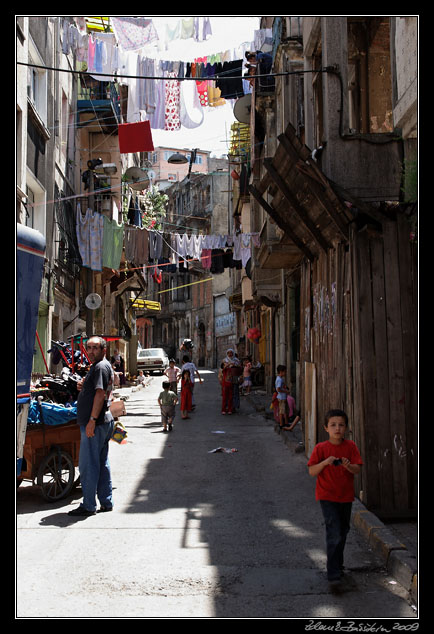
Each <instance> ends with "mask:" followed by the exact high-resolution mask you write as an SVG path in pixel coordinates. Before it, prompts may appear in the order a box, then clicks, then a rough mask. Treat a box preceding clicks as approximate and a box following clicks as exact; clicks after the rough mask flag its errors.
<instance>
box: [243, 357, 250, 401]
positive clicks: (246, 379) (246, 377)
mask: <svg viewBox="0 0 434 634" xmlns="http://www.w3.org/2000/svg"><path fill="white" fill-rule="evenodd" d="M251 374H252V362H251V361H250V359H249V358H248V357H246V358H245V359H244V362H243V394H250V388H251V387H252V376H251Z"/></svg>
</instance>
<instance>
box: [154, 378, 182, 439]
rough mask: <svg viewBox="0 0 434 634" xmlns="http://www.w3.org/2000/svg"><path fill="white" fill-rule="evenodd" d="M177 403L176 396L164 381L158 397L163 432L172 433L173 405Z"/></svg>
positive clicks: (167, 382)
mask: <svg viewBox="0 0 434 634" xmlns="http://www.w3.org/2000/svg"><path fill="white" fill-rule="evenodd" d="M177 402H178V396H177V395H176V394H175V392H172V391H171V390H170V383H169V381H164V383H163V391H162V392H160V394H159V396H158V405H159V406H160V409H161V423H162V425H163V432H164V433H166V432H167V431H172V429H173V420H174V418H175V405H176V404H177Z"/></svg>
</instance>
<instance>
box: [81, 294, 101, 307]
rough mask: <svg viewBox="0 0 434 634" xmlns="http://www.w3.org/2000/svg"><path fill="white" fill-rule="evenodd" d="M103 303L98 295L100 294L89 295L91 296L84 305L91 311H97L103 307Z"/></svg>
mask: <svg viewBox="0 0 434 634" xmlns="http://www.w3.org/2000/svg"><path fill="white" fill-rule="evenodd" d="M101 301H102V300H101V297H100V296H99V295H98V293H89V295H88V296H87V297H86V299H85V300H84V303H85V304H86V306H87V308H89V309H90V310H96V309H97V308H99V307H100V306H101Z"/></svg>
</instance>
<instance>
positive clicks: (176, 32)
mask: <svg viewBox="0 0 434 634" xmlns="http://www.w3.org/2000/svg"><path fill="white" fill-rule="evenodd" d="M180 33H181V22H180V21H179V20H178V22H177V23H176V24H175V26H174V27H170V26H169V25H168V24H166V34H165V41H164V46H165V48H166V49H168V48H169V42H173V40H177V39H178V38H179V36H180Z"/></svg>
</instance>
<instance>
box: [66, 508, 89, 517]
mask: <svg viewBox="0 0 434 634" xmlns="http://www.w3.org/2000/svg"><path fill="white" fill-rule="evenodd" d="M68 515H72V516H82V517H83V516H84V517H86V516H87V515H96V511H88V510H87V509H85V508H84V506H78V507H77V508H76V509H74V510H73V511H69V513H68Z"/></svg>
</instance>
